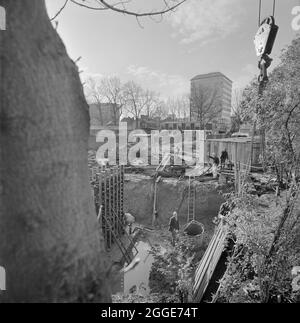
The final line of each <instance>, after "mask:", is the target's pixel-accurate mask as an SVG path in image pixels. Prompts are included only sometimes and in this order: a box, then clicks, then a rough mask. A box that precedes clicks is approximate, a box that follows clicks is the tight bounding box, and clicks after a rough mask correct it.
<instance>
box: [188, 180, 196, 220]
mask: <svg viewBox="0 0 300 323" xmlns="http://www.w3.org/2000/svg"><path fill="white" fill-rule="evenodd" d="M192 179H193V180H192ZM194 180H195V177H194V176H189V189H188V216H187V223H190V222H191V221H192V220H195V204H196V186H195V185H193V182H194Z"/></svg>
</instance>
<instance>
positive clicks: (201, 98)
mask: <svg viewBox="0 0 300 323" xmlns="http://www.w3.org/2000/svg"><path fill="white" fill-rule="evenodd" d="M231 96H232V81H231V80H230V79H229V78H228V77H227V76H225V75H224V74H222V73H220V72H216V73H209V74H201V75H197V76H195V77H193V78H192V79H191V106H190V116H191V121H194V122H195V121H201V122H202V123H204V125H205V126H206V123H207V122H208V121H207V120H209V122H210V123H212V127H213V130H214V132H216V133H220V134H221V133H226V132H228V131H229V129H230V124H231ZM210 110H211V111H212V113H211V114H212V115H213V118H212V119H211V120H210V118H209V117H210V116H208V114H209V111H210ZM201 111H203V113H201ZM203 115H204V117H203ZM205 116H206V119H205ZM201 119H205V120H201Z"/></svg>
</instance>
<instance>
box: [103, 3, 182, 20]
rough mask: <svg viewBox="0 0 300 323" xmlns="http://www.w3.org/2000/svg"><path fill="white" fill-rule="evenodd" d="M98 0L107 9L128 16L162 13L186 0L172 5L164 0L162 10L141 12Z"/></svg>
mask: <svg viewBox="0 0 300 323" xmlns="http://www.w3.org/2000/svg"><path fill="white" fill-rule="evenodd" d="M99 1H100V2H101V3H102V4H103V6H104V7H105V8H107V9H111V10H113V11H116V12H120V13H124V14H127V15H130V16H135V17H145V16H157V15H163V14H165V13H167V12H170V11H173V10H174V9H176V8H177V7H179V6H180V5H181V4H183V3H184V2H186V1H187V0H182V1H180V2H178V3H176V4H175V5H173V6H169V3H168V1H166V0H164V3H165V7H164V8H163V9H162V10H159V11H150V12H143V13H139V12H135V11H130V10H124V9H120V8H117V7H116V6H115V5H111V4H109V3H107V1H105V0H99Z"/></svg>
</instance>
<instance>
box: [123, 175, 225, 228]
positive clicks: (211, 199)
mask: <svg viewBox="0 0 300 323" xmlns="http://www.w3.org/2000/svg"><path fill="white" fill-rule="evenodd" d="M194 183H195V185H196V199H195V200H196V202H195V220H196V221H199V222H201V223H202V224H203V225H204V228H205V231H206V233H212V232H213V230H214V224H213V223H212V220H213V218H214V217H215V216H216V215H217V214H218V212H219V208H220V205H221V204H222V203H223V202H224V201H225V200H224V198H223V196H222V194H220V193H221V190H220V186H219V185H218V183H217V182H216V181H213V180H212V181H209V182H204V183H203V182H202V183H201V182H197V181H195V182H194ZM188 186H189V182H188V180H187V179H186V180H178V179H175V178H162V179H161V181H160V182H159V183H158V186H157V207H156V209H157V211H158V216H157V222H156V224H157V225H159V226H162V227H164V226H167V225H168V222H169V219H170V217H171V216H172V213H173V212H174V211H177V213H178V217H179V222H180V225H181V226H184V225H185V224H186V223H187V216H188ZM153 201H154V179H153V178H151V177H150V176H145V175H140V174H126V175H125V185H124V210H125V212H129V213H131V214H132V215H134V216H135V218H136V222H137V223H139V224H142V225H145V226H151V224H152V217H153Z"/></svg>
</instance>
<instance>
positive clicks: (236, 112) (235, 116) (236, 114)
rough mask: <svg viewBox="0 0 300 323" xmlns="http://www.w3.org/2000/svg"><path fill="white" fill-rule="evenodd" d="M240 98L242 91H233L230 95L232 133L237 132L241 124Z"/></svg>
mask: <svg viewBox="0 0 300 323" xmlns="http://www.w3.org/2000/svg"><path fill="white" fill-rule="evenodd" d="M242 97H243V90H242V89H235V90H234V91H233V94H232V108H231V113H232V127H231V128H232V131H233V132H236V131H239V129H240V126H241V123H242V104H241V103H242Z"/></svg>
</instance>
